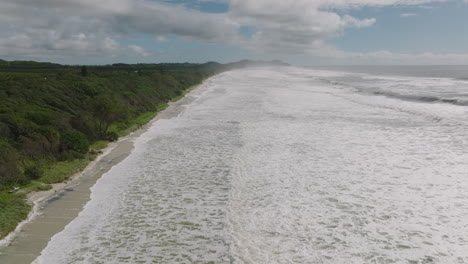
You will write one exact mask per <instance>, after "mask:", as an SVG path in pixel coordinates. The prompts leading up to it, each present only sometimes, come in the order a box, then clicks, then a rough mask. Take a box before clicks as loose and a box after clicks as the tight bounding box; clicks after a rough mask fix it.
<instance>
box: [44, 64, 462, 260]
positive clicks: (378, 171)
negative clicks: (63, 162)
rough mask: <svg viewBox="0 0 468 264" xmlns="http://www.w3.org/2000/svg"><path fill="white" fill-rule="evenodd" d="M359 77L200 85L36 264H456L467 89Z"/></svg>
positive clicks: (436, 80)
mask: <svg viewBox="0 0 468 264" xmlns="http://www.w3.org/2000/svg"><path fill="white" fill-rule="evenodd" d="M365 72H366V71H362V70H361V71H353V70H347V69H333V70H330V69H328V70H319V69H307V68H296V67H281V68H251V69H242V70H234V71H230V72H225V73H222V74H219V75H217V76H215V77H213V78H211V79H209V81H208V82H207V83H206V86H205V87H204V88H203V89H202V90H199V91H198V93H197V94H193V95H190V96H192V97H194V98H193V100H191V102H190V103H189V104H187V105H186V106H185V110H184V111H183V112H182V113H181V114H179V116H178V117H175V118H172V119H167V120H158V121H157V122H155V123H154V124H153V126H152V127H151V128H150V129H149V130H148V131H147V132H146V133H145V134H143V135H142V136H141V137H140V138H138V139H137V140H136V142H135V149H134V151H133V152H132V153H131V154H130V156H129V157H128V158H126V159H125V160H124V161H123V162H121V163H119V164H118V165H116V166H114V167H113V168H112V169H111V170H110V171H109V172H108V173H106V174H105V175H104V176H103V177H102V178H101V179H100V180H99V181H98V182H97V184H96V185H95V186H94V187H93V188H92V194H91V199H90V201H89V202H88V203H87V204H86V206H85V207H84V209H83V211H82V212H81V213H80V214H79V216H78V217H77V218H76V219H75V220H73V221H72V222H71V223H70V224H69V225H67V226H66V228H65V229H64V230H63V231H62V232H61V233H58V234H57V235H55V236H54V237H53V238H52V239H51V241H50V242H49V244H48V246H47V248H45V249H44V250H43V252H42V254H41V256H40V257H38V259H37V260H36V261H35V262H36V263H44V264H53V263H60V264H63V263H468V151H467V150H468V119H467V118H468V113H467V111H468V107H467V106H466V105H467V104H466V102H468V82H467V81H466V80H464V79H463V78H462V77H463V76H457V77H460V78H454V76H449V77H450V78H449V77H444V76H438V77H434V75H431V76H419V77H414V76H418V75H416V74H414V76H408V75H411V74H400V76H398V75H399V74H395V72H390V74H383V73H376V72H372V71H367V73H365ZM439 72H440V71H439ZM401 75H406V76H401Z"/></svg>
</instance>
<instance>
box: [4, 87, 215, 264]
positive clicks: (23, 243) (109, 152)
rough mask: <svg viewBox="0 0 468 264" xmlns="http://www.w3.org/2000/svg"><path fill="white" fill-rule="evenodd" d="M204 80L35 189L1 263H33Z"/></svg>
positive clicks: (182, 107)
mask: <svg viewBox="0 0 468 264" xmlns="http://www.w3.org/2000/svg"><path fill="white" fill-rule="evenodd" d="M205 83H206V81H205V82H204V83H202V84H200V85H198V86H196V87H195V88H193V89H192V90H191V91H190V92H189V93H188V94H187V95H186V96H184V97H183V98H181V99H180V100H178V101H176V102H170V103H169V106H168V107H167V108H166V109H165V110H163V111H161V112H160V113H158V115H157V116H156V117H155V118H154V119H153V120H152V121H150V122H149V123H148V124H146V125H144V126H143V127H141V128H140V129H138V130H136V131H134V132H132V133H131V134H129V135H127V136H125V137H122V138H120V139H119V140H118V141H116V142H112V143H110V144H109V145H108V146H107V147H106V148H104V149H102V153H101V154H100V155H99V156H98V157H97V158H96V159H95V160H93V161H92V162H90V163H89V165H88V166H87V167H86V168H85V169H84V170H83V171H81V172H79V173H76V174H75V175H73V176H72V177H71V178H70V179H69V180H68V181H66V182H62V183H57V184H53V185H52V189H50V190H48V191H42V192H32V193H30V194H29V195H28V200H29V202H30V203H31V204H33V208H32V210H31V212H30V214H29V216H28V218H27V219H26V220H25V221H23V222H21V223H20V224H19V225H18V227H17V228H16V230H15V231H14V232H12V233H10V234H9V235H8V236H7V237H5V238H4V239H2V240H1V241H0V263H15V264H21V263H31V262H32V261H33V260H34V259H35V258H36V257H37V256H38V255H39V254H40V253H41V251H42V249H43V248H44V247H45V246H46V245H47V243H48V242H49V240H50V238H51V237H52V236H54V235H55V234H56V233H58V232H60V231H61V230H63V228H64V227H65V226H66V225H67V224H68V223H69V222H70V221H71V220H73V219H74V218H75V217H76V216H77V215H78V214H79V212H80V211H81V210H82V208H83V206H84V205H85V204H86V203H87V202H88V201H89V197H90V193H91V190H90V188H91V187H92V186H93V185H94V184H95V183H96V181H97V180H98V179H99V178H100V177H101V176H102V175H103V174H104V173H106V172H107V171H109V170H110V169H111V168H112V167H113V166H114V165H116V164H118V163H119V162H121V161H122V160H124V159H125V158H126V157H127V156H128V155H129V154H130V153H131V151H132V150H133V141H134V140H135V139H136V138H138V137H139V136H140V135H141V134H143V133H145V131H147V129H148V128H149V127H150V126H152V125H153V123H154V122H156V121H157V120H159V119H170V118H172V117H175V116H177V115H178V114H179V113H181V112H182V111H183V109H184V105H185V104H187V103H189V102H190V101H191V100H192V98H191V96H190V95H191V94H194V93H197V92H198V91H199V90H200V88H202V87H204V86H205Z"/></svg>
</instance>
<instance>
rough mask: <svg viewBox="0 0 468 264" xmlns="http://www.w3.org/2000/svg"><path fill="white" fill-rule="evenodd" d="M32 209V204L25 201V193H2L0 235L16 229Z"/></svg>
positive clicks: (2, 235) (0, 195)
mask: <svg viewBox="0 0 468 264" xmlns="http://www.w3.org/2000/svg"><path fill="white" fill-rule="evenodd" d="M30 210H31V205H29V204H28V203H27V202H26V201H25V195H24V194H9V193H5V192H3V193H0V237H4V236H6V235H8V233H10V232H11V231H13V230H15V228H16V226H17V225H18V223H19V222H21V221H23V220H24V219H26V217H27V216H28V214H29V211H30Z"/></svg>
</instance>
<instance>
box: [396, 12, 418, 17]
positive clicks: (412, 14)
mask: <svg viewBox="0 0 468 264" xmlns="http://www.w3.org/2000/svg"><path fill="white" fill-rule="evenodd" d="M417 15H418V14H415V13H403V14H400V17H415V16H417Z"/></svg>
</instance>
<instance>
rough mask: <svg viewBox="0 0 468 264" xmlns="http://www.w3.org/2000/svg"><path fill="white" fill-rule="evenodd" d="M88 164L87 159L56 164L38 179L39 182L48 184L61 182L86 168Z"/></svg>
mask: <svg viewBox="0 0 468 264" xmlns="http://www.w3.org/2000/svg"><path fill="white" fill-rule="evenodd" d="M88 163H89V160H88V159H76V160H72V161H60V162H56V163H54V164H52V165H50V166H49V167H48V168H46V169H45V171H44V175H43V176H42V177H41V178H40V181H41V182H43V183H49V184H50V183H58V182H63V181H65V180H67V179H68V178H70V177H71V176H72V175H73V174H75V173H77V172H80V171H82V170H83V169H84V168H86V166H87V165H88Z"/></svg>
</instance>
